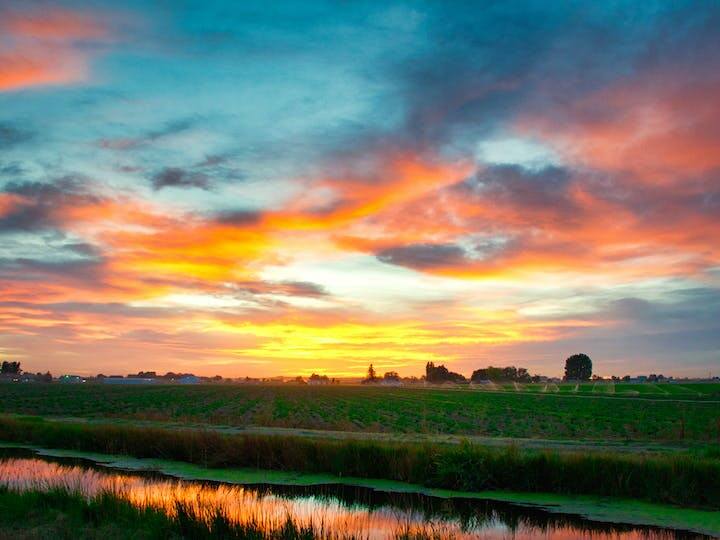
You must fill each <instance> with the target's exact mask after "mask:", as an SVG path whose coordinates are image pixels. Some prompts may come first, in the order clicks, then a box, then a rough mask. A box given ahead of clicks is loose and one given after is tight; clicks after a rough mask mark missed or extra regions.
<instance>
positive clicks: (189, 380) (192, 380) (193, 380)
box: [176, 375, 201, 384]
mask: <svg viewBox="0 0 720 540" xmlns="http://www.w3.org/2000/svg"><path fill="white" fill-rule="evenodd" d="M176 382H177V383H178V384H199V383H200V382H201V380H200V377H196V376H195V375H185V376H184V377H180V378H179V379H178V380H177V381H176Z"/></svg>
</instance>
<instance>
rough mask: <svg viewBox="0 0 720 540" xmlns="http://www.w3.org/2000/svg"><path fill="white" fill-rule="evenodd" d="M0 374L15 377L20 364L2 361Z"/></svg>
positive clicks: (18, 371)
mask: <svg viewBox="0 0 720 540" xmlns="http://www.w3.org/2000/svg"><path fill="white" fill-rule="evenodd" d="M0 372H2V373H5V374H11V375H17V374H19V373H20V362H8V361H4V362H3V363H2V367H0Z"/></svg>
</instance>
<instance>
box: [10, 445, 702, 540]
mask: <svg viewBox="0 0 720 540" xmlns="http://www.w3.org/2000/svg"><path fill="white" fill-rule="evenodd" d="M0 486H5V487H7V488H9V489H11V490H16V491H25V490H43V491H45V490H50V489H54V488H65V489H68V490H70V491H73V492H79V493H81V494H83V495H84V496H86V497H93V496H95V495H98V494H100V493H102V492H108V491H109V492H112V493H114V494H116V495H118V496H120V497H122V498H124V499H126V500H128V501H130V502H131V503H132V504H134V505H137V506H139V507H146V506H151V507H155V508H159V509H162V510H164V511H165V512H167V513H168V514H170V515H172V514H173V513H174V512H175V508H176V502H178V501H180V502H183V503H185V504H187V505H190V506H192V507H193V508H195V509H196V510H198V511H199V513H200V514H204V515H209V513H208V511H211V510H214V509H220V510H221V511H222V512H223V513H224V514H225V515H226V516H228V517H229V518H230V519H231V520H233V521H236V522H239V523H244V522H255V523H261V524H262V525H263V527H267V528H268V529H274V528H279V527H281V526H282V525H283V523H285V521H286V520H287V518H288V517H290V518H292V519H293V521H295V523H297V524H303V525H305V524H312V525H314V526H315V527H316V528H317V529H322V530H324V531H330V532H332V533H337V534H338V535H354V536H357V537H362V538H368V539H385V538H394V537H395V535H396V534H397V533H398V532H400V531H425V532H432V533H433V534H434V535H436V536H435V537H440V538H455V539H458V540H462V539H469V538H485V539H505V538H512V539H516V540H531V539H540V538H542V539H571V538H572V539H575V538H592V539H598V540H599V539H615V540H621V539H622V540H630V539H640V538H642V539H653V540H654V539H671V538H697V537H698V536H697V535H692V534H689V533H682V532H676V531H669V530H663V529H657V528H647V527H636V526H632V525H623V524H608V523H599V522H593V521H589V520H585V519H582V518H579V517H575V516H568V515H561V514H554V513H549V512H546V511H543V510H540V509H534V508H532V507H524V506H518V505H512V504H506V503H496V502H491V501H484V500H473V499H441V498H437V497H428V496H424V495H418V494H398V493H385V492H379V491H376V490H371V489H367V488H353V487H348V486H312V487H298V486H239V485H230V484H221V483H209V482H199V481H188V480H178V479H173V478H168V477H164V476H162V475H158V474H150V473H148V474H144V473H142V474H141V473H137V472H122V471H117V470H112V469H104V468H102V467H98V466H96V465H93V464H91V463H90V462H87V461H83V460H67V459H64V460H58V459H49V458H41V457H37V456H34V455H32V454H30V453H29V452H23V451H12V452H5V453H4V456H0Z"/></svg>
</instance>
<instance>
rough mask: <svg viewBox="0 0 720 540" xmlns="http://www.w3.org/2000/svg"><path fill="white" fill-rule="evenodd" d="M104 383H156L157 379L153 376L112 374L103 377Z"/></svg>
mask: <svg viewBox="0 0 720 540" xmlns="http://www.w3.org/2000/svg"><path fill="white" fill-rule="evenodd" d="M102 383H103V384H122V385H142V384H156V383H157V379H152V378H141V377H127V378H126V377H117V376H110V377H105V378H104V379H102Z"/></svg>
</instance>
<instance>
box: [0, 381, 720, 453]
mask: <svg viewBox="0 0 720 540" xmlns="http://www.w3.org/2000/svg"><path fill="white" fill-rule="evenodd" d="M666 386H668V387H670V385H666ZM673 388H674V387H673ZM663 395H664V394H663ZM703 395H705V394H703ZM707 396H710V394H707ZM670 397H673V395H670V394H667V396H666V398H667V399H661V400H657V399H648V398H645V397H622V398H621V397H611V396H607V395H598V394H587V395H581V394H572V393H551V392H546V393H541V392H536V393H529V392H488V391H484V390H478V389H474V390H469V389H442V388H380V387H362V386H354V387H353V386H328V387H318V386H306V387H301V386H291V385H285V386H280V385H278V386H270V385H268V386H247V385H246V386H243V385H229V386H222V385H200V386H169V385H165V386H147V387H128V386H125V387H122V386H110V385H101V384H87V385H63V384H51V385H20V384H15V385H13V384H7V385H3V386H2V387H0V411H3V412H6V413H18V414H32V415H41V416H70V417H83V418H125V419H133V420H156V421H169V422H179V423H204V424H212V425H226V426H270V427H286V428H309V429H320V430H340V431H355V432H363V431H365V432H368V431H372V432H385V433H394V434H398V433H425V434H459V435H481V436H489V437H518V438H548V439H567V440H603V441H608V440H615V441H626V440H631V441H684V442H693V441H697V442H717V441H720V404H719V403H718V402H717V401H715V402H711V401H707V400H705V399H700V398H699V397H698V396H697V394H695V395H694V397H693V394H689V395H687V396H686V395H682V396H674V397H675V398H677V399H681V400H682V401H672V400H671V399H669V398H670ZM693 399H694V400H695V401H692V400H693Z"/></svg>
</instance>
